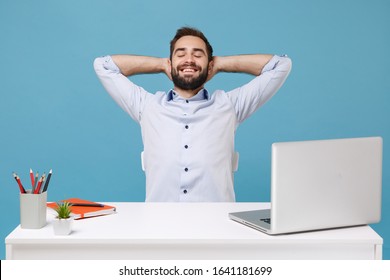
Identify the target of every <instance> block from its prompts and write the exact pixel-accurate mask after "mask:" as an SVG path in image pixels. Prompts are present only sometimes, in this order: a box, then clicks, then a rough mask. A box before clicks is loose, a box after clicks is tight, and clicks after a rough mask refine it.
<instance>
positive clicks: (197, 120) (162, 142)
mask: <svg viewBox="0 0 390 280" xmlns="http://www.w3.org/2000/svg"><path fill="white" fill-rule="evenodd" d="M94 67H95V71H96V73H97V75H98V77H99V79H100V81H101V82H102V84H103V86H104V88H105V89H106V90H107V92H108V93H109V94H110V95H111V97H112V98H113V99H114V100H115V101H116V103H118V105H119V106H120V107H121V108H122V109H123V110H124V111H125V112H127V113H128V114H129V115H130V116H131V117H132V118H133V119H134V120H135V121H136V122H138V123H139V124H140V126H141V132H142V140H143V144H144V152H143V155H142V161H143V168H144V170H145V175H146V201H154V202H158V201H166V202H169V201H180V202H233V201H235V194H234V187H233V179H234V178H233V173H234V171H235V168H236V165H237V160H238V158H237V153H235V150H234V137H235V132H236V129H237V127H238V125H239V124H240V123H242V122H243V121H244V120H245V119H246V118H248V117H249V116H250V115H251V114H252V113H253V112H255V111H256V110H257V109H258V108H259V107H260V106H262V105H263V104H264V103H265V102H266V101H267V100H269V99H270V98H271V97H272V96H273V95H274V94H275V93H276V91H277V90H278V89H279V88H280V86H281V85H282V84H283V82H284V81H285V79H286V78H287V76H288V74H289V72H290V69H291V60H290V59H289V58H288V57H280V56H273V58H272V59H271V60H270V61H269V63H268V64H267V65H265V67H264V68H263V70H262V73H261V75H259V76H257V77H255V78H254V79H253V80H252V81H250V82H249V83H247V84H245V85H243V86H241V87H239V88H236V89H234V90H232V91H228V92H225V91H222V90H217V91H215V92H214V93H212V94H210V93H209V92H208V91H207V90H206V89H202V90H200V91H199V92H198V93H197V94H196V95H195V96H194V97H192V98H190V99H184V98H182V97H180V96H179V95H178V94H175V92H174V91H173V90H170V91H169V92H168V93H166V92H162V91H158V92H156V93H155V94H152V93H149V92H147V91H146V90H145V89H143V88H142V87H139V86H137V85H135V84H134V83H132V82H131V81H130V80H129V79H128V78H127V77H125V76H124V75H122V74H121V73H120V70H119V68H118V67H117V66H116V65H115V64H114V62H113V61H112V59H111V57H110V56H105V57H100V58H97V59H95V63H94Z"/></svg>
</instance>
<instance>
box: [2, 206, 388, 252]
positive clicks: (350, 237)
mask: <svg viewBox="0 0 390 280" xmlns="http://www.w3.org/2000/svg"><path fill="white" fill-rule="evenodd" d="M107 204H110V205H114V206H116V207H117V213H116V214H112V215H107V216H100V217H94V218H88V219H82V220H75V221H74V223H73V232H72V233H71V234H70V235H68V236H56V235H54V233H53V228H52V220H53V218H54V215H53V214H52V213H51V212H50V211H49V212H48V221H47V225H46V226H45V227H44V228H42V229H39V230H33V229H31V230H28V229H21V228H20V226H18V227H17V228H16V229H15V230H14V231H12V232H11V233H10V234H9V235H8V236H7V237H6V239H5V243H6V258H7V259H381V258H382V244H383V239H382V238H381V237H380V236H379V235H378V234H377V233H376V232H375V231H374V230H373V229H372V228H371V227H369V226H359V227H349V228H343V229H332V230H323V231H313V232H305V233H296V234H285V235H277V236H270V235H267V234H264V233H261V232H259V231H257V230H254V229H252V228H249V227H246V226H244V225H242V224H239V223H237V222H234V221H232V220H230V219H229V218H228V213H229V212H234V211H246V210H255V209H263V208H266V207H268V206H269V204H268V203H124V202H107Z"/></svg>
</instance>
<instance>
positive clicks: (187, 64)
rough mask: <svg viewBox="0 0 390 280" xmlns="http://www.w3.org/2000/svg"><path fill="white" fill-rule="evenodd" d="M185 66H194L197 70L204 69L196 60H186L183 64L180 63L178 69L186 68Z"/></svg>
mask: <svg viewBox="0 0 390 280" xmlns="http://www.w3.org/2000/svg"><path fill="white" fill-rule="evenodd" d="M185 67H192V68H196V69H197V70H201V69H202V67H200V66H199V65H197V64H196V63H195V62H185V63H183V64H180V65H178V66H177V67H176V69H177V70H179V69H182V68H185Z"/></svg>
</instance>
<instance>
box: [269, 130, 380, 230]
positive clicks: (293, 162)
mask: <svg viewBox="0 0 390 280" xmlns="http://www.w3.org/2000/svg"><path fill="white" fill-rule="evenodd" d="M381 189H382V138H380V137H368V138H350V139H333V140H316V141H301V142H285V143H274V144H273V145H272V175H271V202H272V206H271V221H272V223H271V231H272V232H274V233H278V232H280V233H283V232H294V231H305V230H312V229H323V228H331V227H332V228H333V227H343V226H352V225H360V224H369V223H376V222H379V220H380V218H381Z"/></svg>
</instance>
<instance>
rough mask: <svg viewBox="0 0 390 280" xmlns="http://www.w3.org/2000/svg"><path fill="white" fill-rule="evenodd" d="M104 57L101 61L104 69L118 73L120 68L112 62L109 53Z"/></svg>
mask: <svg viewBox="0 0 390 280" xmlns="http://www.w3.org/2000/svg"><path fill="white" fill-rule="evenodd" d="M103 59H104V62H103V67H104V68H105V69H106V70H110V71H112V72H114V73H118V74H119V73H120V72H121V70H120V69H119V67H118V66H117V65H116V64H115V63H114V61H113V60H112V58H111V56H110V55H106V56H104V57H103Z"/></svg>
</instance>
